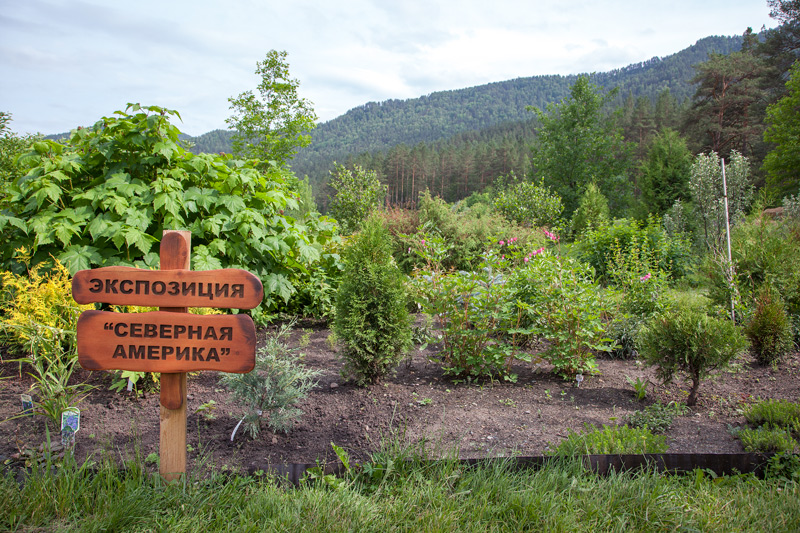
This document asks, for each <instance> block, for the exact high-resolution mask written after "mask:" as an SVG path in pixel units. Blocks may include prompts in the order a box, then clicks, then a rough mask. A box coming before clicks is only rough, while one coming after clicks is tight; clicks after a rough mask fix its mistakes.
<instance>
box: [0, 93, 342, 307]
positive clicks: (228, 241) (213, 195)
mask: <svg viewBox="0 0 800 533" xmlns="http://www.w3.org/2000/svg"><path fill="white" fill-rule="evenodd" d="M171 117H178V118H180V115H179V114H178V113H177V112H176V111H172V110H168V109H164V108H160V107H156V106H149V107H144V106H139V105H138V104H129V105H128V107H127V108H126V109H125V111H117V112H115V113H114V114H113V116H111V117H104V118H102V119H101V120H99V121H98V122H97V123H95V124H94V126H92V127H89V128H78V129H76V130H74V131H73V132H72V133H71V135H70V137H69V139H68V140H67V141H65V142H55V141H50V140H39V141H36V142H34V143H33V150H32V151H31V152H30V153H28V154H27V155H25V156H22V157H21V158H20V159H19V164H20V165H21V167H22V168H23V171H27V174H25V175H22V176H20V177H18V178H17V179H15V180H14V181H13V183H11V185H10V187H9V190H8V191H7V194H6V196H5V197H4V198H3V199H2V206H0V207H2V212H0V232H1V234H2V243H0V261H1V262H2V264H1V265H0V267H2V268H3V269H4V270H9V271H12V272H17V273H21V272H23V271H24V268H25V266H24V265H22V264H20V263H19V262H18V261H17V259H16V258H15V254H14V251H15V250H17V249H19V248H23V247H24V248H27V249H28V250H30V251H31V253H32V260H31V263H32V264H33V265H36V264H39V263H44V262H50V261H52V259H53V258H55V259H58V260H59V261H61V262H62V263H63V264H64V265H66V266H67V267H68V268H69V271H70V272H71V273H73V274H74V273H75V272H76V271H78V270H81V269H87V268H94V267H99V266H110V265H127V266H135V267H140V268H157V267H158V242H159V241H160V239H161V235H162V233H163V231H164V230H165V229H188V230H190V231H191V233H192V258H191V262H192V269H194V270H209V269H216V268H242V269H246V270H249V271H251V272H253V273H255V274H256V275H257V276H259V277H260V278H261V280H262V281H263V283H264V294H265V296H264V307H265V309H266V310H277V309H280V308H282V307H283V306H284V305H285V304H286V303H287V302H288V300H289V298H290V297H291V296H292V295H293V294H295V293H296V291H297V288H298V287H301V286H303V285H304V284H307V282H308V280H309V278H310V276H311V273H312V272H313V271H314V270H315V269H314V265H315V263H318V262H319V261H320V260H322V262H323V263H325V262H326V257H325V249H326V243H327V242H328V241H329V240H330V239H332V238H333V237H334V232H333V229H334V225H333V222H332V221H330V220H328V219H326V218H325V217H319V216H318V215H317V214H312V215H310V216H307V217H306V218H305V219H304V220H295V219H294V218H292V217H290V216H288V214H287V215H284V211H285V210H290V209H297V199H296V195H295V194H294V193H293V192H292V189H291V187H290V185H289V184H290V183H292V182H293V181H296V179H295V178H294V176H293V175H292V174H291V172H289V171H288V170H286V169H284V168H281V167H279V166H278V165H275V164H270V163H269V162H266V164H265V162H258V161H255V160H240V159H234V158H232V157H231V156H229V155H224V154H219V155H217V154H193V153H191V152H189V151H188V150H186V149H185V148H184V147H183V146H181V142H180V140H179V137H178V136H179V135H180V131H179V130H178V128H177V127H176V126H174V125H173V124H171V122H170V119H171Z"/></svg>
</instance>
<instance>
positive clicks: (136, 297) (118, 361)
mask: <svg viewBox="0 0 800 533" xmlns="http://www.w3.org/2000/svg"><path fill="white" fill-rule="evenodd" d="M190 250H191V233H190V232H188V231H173V230H165V231H164V236H163V238H162V240H161V265H160V267H161V269H160V270H143V269H138V268H130V267H104V268H97V269H93V270H81V271H80V272H77V273H76V274H75V276H74V278H73V281H72V296H73V298H74V299H75V301H76V302H78V303H80V304H88V303H108V304H115V305H140V306H152V307H155V306H157V307H159V311H155V312H151V313H133V314H131V313H112V312H108V311H85V312H84V313H83V314H81V316H80V318H79V319H78V328H77V340H78V362H79V363H80V365H81V366H82V367H83V368H85V369H87V370H132V371H137V372H160V373H161V398H160V404H161V406H160V409H161V416H160V419H161V439H160V464H159V471H160V473H161V476H162V477H163V478H164V479H165V480H167V481H172V480H174V479H178V478H180V477H181V476H182V475H183V474H185V473H186V373H187V372H190V371H191V372H193V371H197V370H217V371H220V372H235V373H247V372H250V371H251V370H253V368H254V366H255V350H256V330H255V325H254V324H253V319H252V318H250V317H249V316H247V315H242V314H239V315H206V316H201V315H191V314H189V313H188V310H189V309H188V308H189V307H215V308H224V309H252V308H254V307H256V306H257V305H258V304H260V303H261V300H262V299H263V297H264V288H263V286H262V285H261V281H260V280H259V279H258V278H257V277H256V276H254V275H253V274H251V273H250V272H247V271H245V270H239V269H223V270H208V271H202V272H192V271H190V270H189V266H190V264H189V262H190V259H189V258H190Z"/></svg>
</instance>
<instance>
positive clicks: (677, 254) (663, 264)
mask: <svg viewBox="0 0 800 533" xmlns="http://www.w3.org/2000/svg"><path fill="white" fill-rule="evenodd" d="M576 244H577V249H578V254H579V255H580V257H581V259H583V260H584V261H586V262H588V263H589V264H590V265H592V267H594V270H595V273H596V274H597V276H598V277H599V278H600V279H601V280H603V281H608V280H609V277H610V274H611V272H609V265H612V264H613V262H612V259H613V258H614V254H615V253H618V251H619V252H622V253H623V254H626V253H627V251H628V249H629V248H631V247H632V246H635V247H636V249H637V251H638V253H640V254H647V255H649V256H651V257H652V258H653V260H654V262H655V266H657V267H658V270H659V271H663V272H667V273H668V274H669V276H670V277H671V278H673V279H678V278H680V277H682V276H684V275H686V274H687V273H688V272H689V269H690V268H691V262H692V255H691V253H690V252H691V246H690V244H689V242H688V241H686V240H684V239H683V238H682V237H680V236H673V237H670V236H668V235H667V233H666V232H665V231H664V229H663V228H662V227H661V225H660V224H659V223H658V222H657V221H656V220H655V219H650V220H649V221H648V222H647V224H642V223H640V222H637V221H636V220H631V219H618V220H615V221H614V222H613V223H612V224H609V225H607V226H602V227H599V228H593V229H590V230H588V231H586V232H584V234H583V235H582V236H581V239H580V240H579V241H577V242H576Z"/></svg>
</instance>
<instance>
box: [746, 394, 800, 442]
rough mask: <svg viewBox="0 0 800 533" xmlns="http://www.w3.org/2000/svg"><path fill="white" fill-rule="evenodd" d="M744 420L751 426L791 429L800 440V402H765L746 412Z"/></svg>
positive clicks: (749, 407)
mask: <svg viewBox="0 0 800 533" xmlns="http://www.w3.org/2000/svg"><path fill="white" fill-rule="evenodd" d="M744 419H745V420H747V423H748V424H750V425H751V426H754V427H756V426H775V427H783V428H791V429H793V431H794V432H795V435H796V436H797V438H800V402H797V401H795V402H792V401H789V400H765V401H760V402H757V403H754V404H752V405H750V406H748V407H747V408H746V409H745V410H744Z"/></svg>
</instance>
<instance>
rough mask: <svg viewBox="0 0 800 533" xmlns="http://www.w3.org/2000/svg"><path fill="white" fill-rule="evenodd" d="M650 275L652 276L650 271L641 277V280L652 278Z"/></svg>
mask: <svg viewBox="0 0 800 533" xmlns="http://www.w3.org/2000/svg"><path fill="white" fill-rule="evenodd" d="M650 277H651V276H650V272H648V273H647V274H645V275H644V276H642V277H641V278H639V281H647V280H648V279H650Z"/></svg>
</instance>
